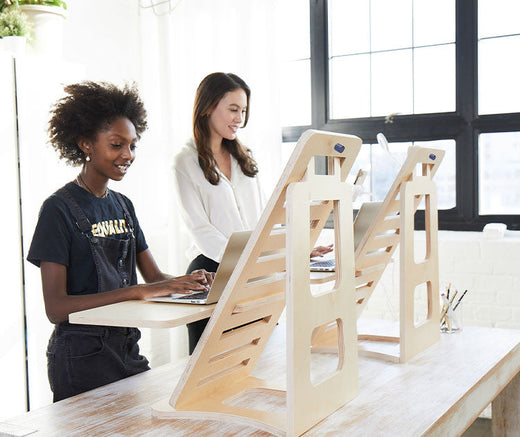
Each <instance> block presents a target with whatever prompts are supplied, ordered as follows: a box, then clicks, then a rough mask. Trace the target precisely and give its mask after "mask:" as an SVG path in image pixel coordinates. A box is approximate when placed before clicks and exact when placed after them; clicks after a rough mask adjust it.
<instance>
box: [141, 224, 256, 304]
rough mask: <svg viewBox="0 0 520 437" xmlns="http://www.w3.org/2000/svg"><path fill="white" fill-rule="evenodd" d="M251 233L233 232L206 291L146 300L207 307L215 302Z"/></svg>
mask: <svg viewBox="0 0 520 437" xmlns="http://www.w3.org/2000/svg"><path fill="white" fill-rule="evenodd" d="M250 235H251V231H240V232H233V233H232V234H231V237H229V240H228V242H227V245H226V249H225V250H224V254H223V255H222V261H221V262H220V265H219V267H218V269H217V273H216V274H215V279H214V280H213V284H212V285H211V288H210V289H209V290H208V291H203V292H199V291H196V292H194V293H192V294H179V293H176V294H172V295H171V296H165V297H154V298H151V299H147V300H149V301H153V302H167V303H184V304H192V305H193V304H194V305H209V304H212V303H215V302H217V301H218V300H219V299H220V296H221V295H222V292H223V291H224V288H225V287H226V284H227V283H228V280H229V278H230V277H231V273H233V270H234V269H235V266H236V264H237V262H238V259H239V258H240V255H242V252H243V250H244V248H245V247H246V244H247V241H248V240H249V236H250Z"/></svg>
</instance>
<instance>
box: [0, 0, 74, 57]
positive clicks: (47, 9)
mask: <svg viewBox="0 0 520 437" xmlns="http://www.w3.org/2000/svg"><path fill="white" fill-rule="evenodd" d="M12 8H19V9H20V11H21V12H22V13H23V14H25V15H26V17H27V19H28V20H29V23H30V25H31V28H32V35H31V36H32V38H31V42H30V45H29V48H30V49H32V51H33V53H34V54H38V55H58V56H61V51H62V41H63V22H64V20H65V18H66V17H67V4H66V3H65V2H64V1H62V0H0V10H2V9H3V10H9V9H12Z"/></svg>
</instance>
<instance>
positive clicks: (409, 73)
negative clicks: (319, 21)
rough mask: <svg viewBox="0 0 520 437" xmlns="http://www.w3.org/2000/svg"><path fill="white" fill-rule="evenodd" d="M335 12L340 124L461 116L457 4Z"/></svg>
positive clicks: (334, 76) (365, 4) (351, 3)
mask: <svg viewBox="0 0 520 437" xmlns="http://www.w3.org/2000/svg"><path fill="white" fill-rule="evenodd" d="M328 5H329V8H328V14H329V35H328V36H329V84H330V87H329V104H330V107H329V109H330V117H331V118H332V119H342V118H357V117H370V116H372V117H374V116H386V115H388V114H391V113H400V114H417V113H434V112H453V111H455V109H456V108H455V106H456V102H455V0H439V1H435V2H426V1H424V0H371V1H359V0H329V3H328ZM412 19H413V23H412ZM439 23H442V25H439ZM353 54H356V55H360V56H361V55H363V56H367V55H368V58H365V57H363V58H361V57H360V58H354V57H352V58H349V59H345V58H347V57H348V56H350V55H353ZM340 58H341V59H340ZM354 64H355V66H356V67H357V68H358V71H357V73H354V72H353V71H352V70H351V69H352V68H353V67H354ZM365 71H368V73H365ZM365 75H366V76H365ZM354 78H355V79H354ZM353 79H354V81H353ZM352 81H353V82H352ZM367 84H368V86H367ZM347 99H350V100H347ZM367 102H370V103H369V104H370V108H369V110H368V111H367V108H366V105H367ZM353 105H354V106H353Z"/></svg>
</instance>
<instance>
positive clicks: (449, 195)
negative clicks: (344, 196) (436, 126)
mask: <svg viewBox="0 0 520 437" xmlns="http://www.w3.org/2000/svg"><path fill="white" fill-rule="evenodd" d="M412 145H414V146H420V147H431V148H434V149H442V150H445V151H446V154H445V155H444V159H443V161H442V164H441V165H440V166H439V169H438V171H437V173H436V174H435V176H434V178H433V181H434V182H435V183H436V185H437V208H438V209H439V210H440V209H450V208H454V207H455V204H456V190H455V181H456V178H455V176H456V174H455V171H456V170H455V151H456V150H455V149H456V148H455V141H454V140H438V141H415V142H413V143H410V142H406V143H389V144H388V149H389V151H390V155H389V154H388V153H387V152H386V151H385V150H383V149H382V148H381V147H380V146H379V144H372V145H363V147H362V148H361V152H360V154H359V155H358V158H357V159H356V162H355V165H354V166H353V169H352V170H353V171H354V170H355V171H357V170H358V169H359V168H363V169H364V170H367V171H368V172H369V174H368V177H367V179H368V180H369V183H365V184H364V187H365V188H366V189H367V190H368V191H370V193H371V194H370V196H366V195H365V196H363V197H362V198H360V199H359V200H360V201H367V200H373V201H382V200H384V198H385V196H386V194H387V192H388V190H389V189H390V187H391V186H392V184H393V182H394V180H395V177H396V176H397V173H398V172H399V170H400V169H401V165H402V164H403V163H404V161H405V160H406V155H407V152H408V148H409V147H410V146H412ZM367 161H368V162H370V163H371V165H368V164H367ZM369 197H370V199H369Z"/></svg>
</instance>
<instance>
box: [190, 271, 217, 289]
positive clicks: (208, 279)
mask: <svg viewBox="0 0 520 437" xmlns="http://www.w3.org/2000/svg"><path fill="white" fill-rule="evenodd" d="M191 274H192V275H197V276H199V277H200V276H202V284H203V285H204V286H205V287H206V290H209V289H210V288H211V284H213V279H215V273H214V272H208V271H206V270H204V269H200V270H193V272H191Z"/></svg>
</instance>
